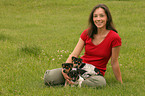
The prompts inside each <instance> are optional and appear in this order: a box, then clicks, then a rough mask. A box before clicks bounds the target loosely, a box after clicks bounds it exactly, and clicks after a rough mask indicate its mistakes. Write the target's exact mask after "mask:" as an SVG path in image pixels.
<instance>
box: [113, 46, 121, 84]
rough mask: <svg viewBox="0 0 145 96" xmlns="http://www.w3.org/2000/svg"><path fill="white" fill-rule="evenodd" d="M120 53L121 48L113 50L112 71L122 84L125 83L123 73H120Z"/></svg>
mask: <svg viewBox="0 0 145 96" xmlns="http://www.w3.org/2000/svg"><path fill="white" fill-rule="evenodd" d="M119 52H120V46H117V47H113V48H112V58H111V65H112V69H113V72H114V75H115V77H116V79H117V80H118V81H120V82H121V83H123V82H122V77H121V72H120V67H119V62H118V57H119Z"/></svg>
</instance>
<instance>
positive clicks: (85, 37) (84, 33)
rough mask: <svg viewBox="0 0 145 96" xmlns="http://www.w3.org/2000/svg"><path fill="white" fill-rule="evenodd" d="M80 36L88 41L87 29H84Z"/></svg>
mask: <svg viewBox="0 0 145 96" xmlns="http://www.w3.org/2000/svg"><path fill="white" fill-rule="evenodd" d="M80 38H81V39H82V40H83V41H86V39H87V29H86V30H84V31H83V32H82V34H81V36H80Z"/></svg>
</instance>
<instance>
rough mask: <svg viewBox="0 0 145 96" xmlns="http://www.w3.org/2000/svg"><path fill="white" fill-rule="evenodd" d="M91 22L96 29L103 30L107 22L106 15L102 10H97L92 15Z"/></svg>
mask: <svg viewBox="0 0 145 96" xmlns="http://www.w3.org/2000/svg"><path fill="white" fill-rule="evenodd" d="M93 21H94V24H95V25H96V26H97V28H98V29H102V28H105V29H106V22H107V15H106V13H105V11H104V9H102V8H97V9H96V10H95V11H94V13H93Z"/></svg>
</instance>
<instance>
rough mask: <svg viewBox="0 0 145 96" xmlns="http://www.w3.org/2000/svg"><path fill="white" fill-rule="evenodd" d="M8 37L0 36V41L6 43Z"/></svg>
mask: <svg viewBox="0 0 145 96" xmlns="http://www.w3.org/2000/svg"><path fill="white" fill-rule="evenodd" d="M9 39H10V37H9V36H6V35H4V34H0V41H6V40H9Z"/></svg>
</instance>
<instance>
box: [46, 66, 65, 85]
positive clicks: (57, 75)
mask: <svg viewBox="0 0 145 96" xmlns="http://www.w3.org/2000/svg"><path fill="white" fill-rule="evenodd" d="M61 70H62V69H61V68H57V69H52V70H46V72H45V74H44V83H45V84H46V85H50V86H53V85H59V84H63V83H64V82H65V79H64V78H63V75H62V73H61Z"/></svg>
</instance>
